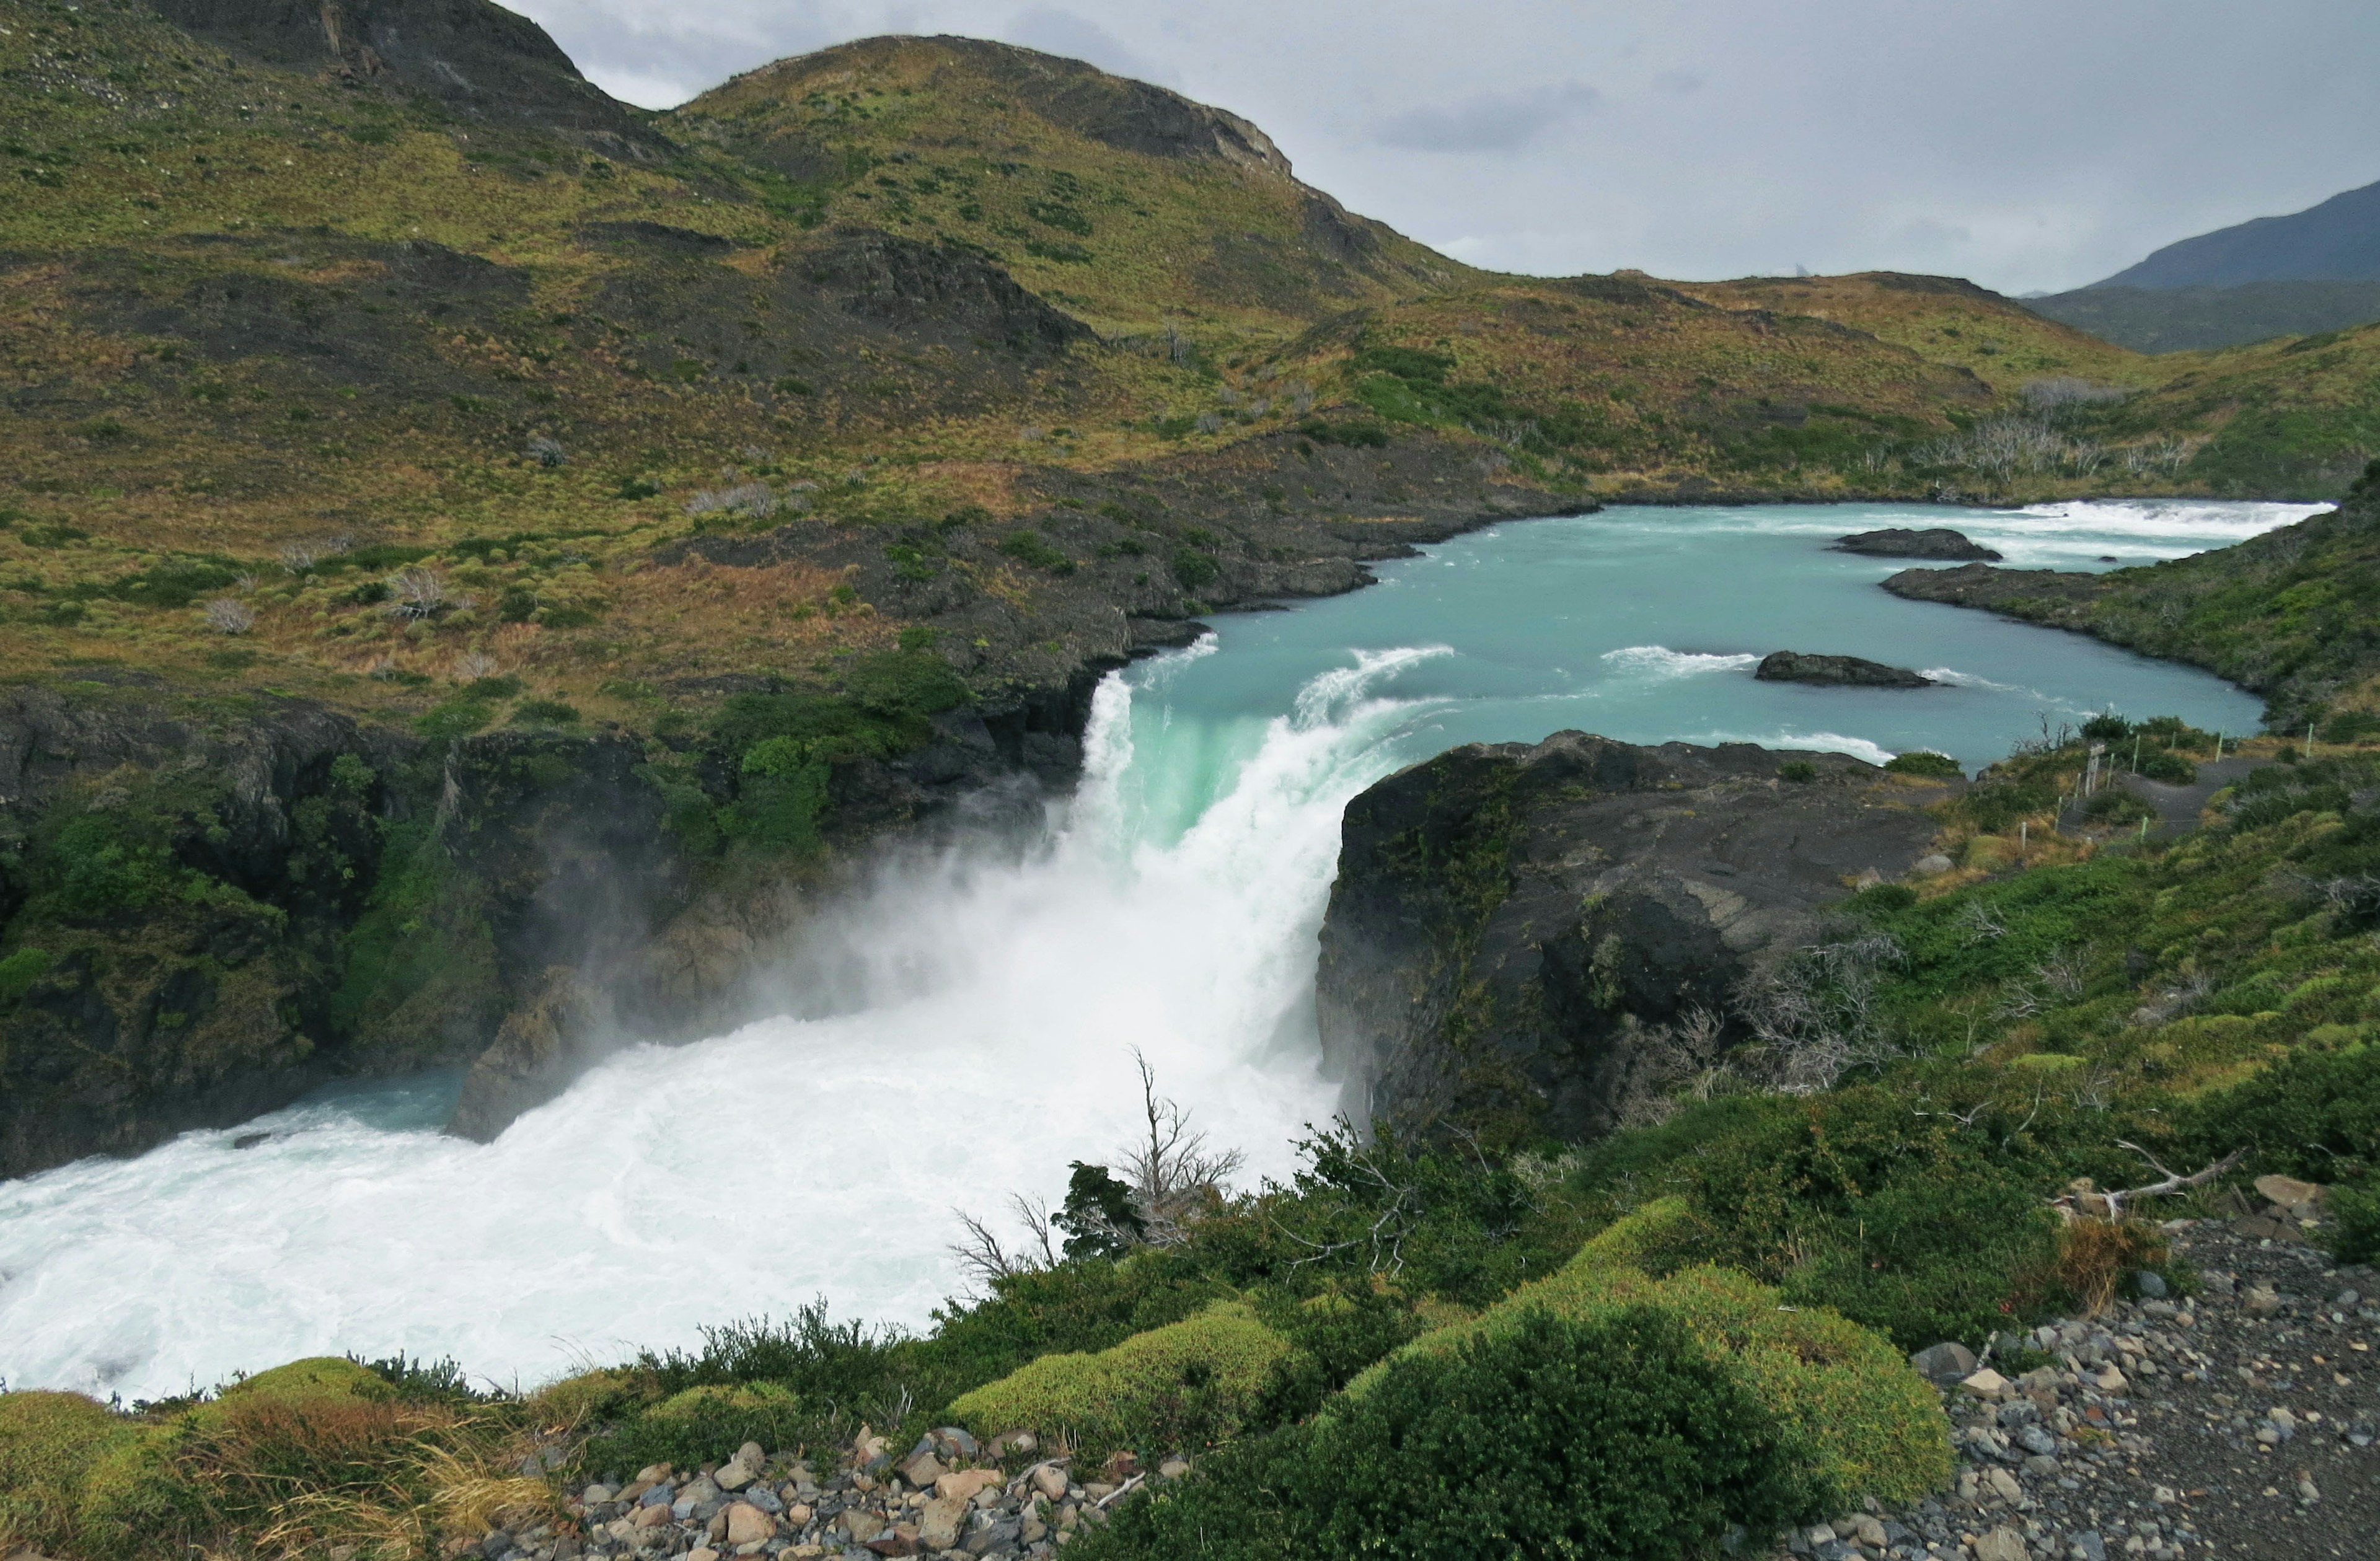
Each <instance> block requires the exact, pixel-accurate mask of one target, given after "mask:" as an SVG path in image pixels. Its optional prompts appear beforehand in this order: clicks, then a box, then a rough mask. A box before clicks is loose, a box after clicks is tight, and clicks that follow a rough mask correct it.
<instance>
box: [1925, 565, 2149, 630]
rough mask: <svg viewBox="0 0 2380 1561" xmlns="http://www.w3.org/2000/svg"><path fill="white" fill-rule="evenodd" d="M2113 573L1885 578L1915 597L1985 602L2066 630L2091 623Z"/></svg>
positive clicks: (1978, 570)
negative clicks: (2091, 612)
mask: <svg viewBox="0 0 2380 1561" xmlns="http://www.w3.org/2000/svg"><path fill="white" fill-rule="evenodd" d="M2106 581H2107V577H2106V576H2105V575H2089V574H2085V573H2083V572H2082V571H2081V570H2073V569H1994V568H1993V567H1991V566H1990V565H1989V564H1985V563H1970V564H1965V565H1962V566H1961V567H1960V568H1957V569H1904V570H1902V571H1901V572H1900V574H1898V575H1891V576H1889V577H1888V578H1887V579H1885V580H1884V581H1883V582H1881V583H1882V585H1883V587H1884V588H1885V589H1886V590H1888V591H1890V592H1891V593H1892V594H1893V595H1894V596H1897V597H1905V598H1907V599H1909V600H1911V601H1938V602H1943V603H1946V604H1947V605H1949V606H1951V607H1981V608H1985V609H1986V610H1988V611H1994V612H2005V613H2008V614H2010V616H2011V617H2020V618H2024V619H2027V620H2029V621H2031V622H2033V623H2050V624H2052V625H2054V626H2056V627H2058V628H2061V629H2068V628H2070V629H2083V630H2084V632H2086V633H2087V632H2089V630H2088V628H2087V626H2086V625H2087V620H2088V616H2089V612H2090V609H2091V608H2092V607H2093V606H2094V605H2095V603H2096V602H2097V601H2098V599H2100V597H2101V596H2103V595H2105V594H2106V590H2107V583H2106Z"/></svg>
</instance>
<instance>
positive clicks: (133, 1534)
mask: <svg viewBox="0 0 2380 1561" xmlns="http://www.w3.org/2000/svg"><path fill="white" fill-rule="evenodd" d="M165 1443H166V1435H165V1433H164V1431H163V1430H162V1429H161V1428H159V1427H155V1426H149V1425H143V1424H140V1422H135V1421H131V1420H128V1419H127V1418H125V1417H124V1416H122V1415H119V1414H116V1413H115V1412H114V1411H112V1410H109V1409H108V1408H107V1407H106V1406H105V1405H103V1404H100V1403H97V1402H94V1401H93V1400H91V1399H90V1398H84V1397H83V1396H82V1395H81V1394H79V1393H41V1392H35V1393H0V1543H6V1542H9V1541H15V1542H17V1543H22V1544H24V1545H26V1546H28V1547H39V1548H40V1549H42V1550H46V1551H49V1552H51V1553H53V1554H56V1555H89V1556H92V1557H115V1556H133V1555H140V1554H142V1553H143V1549H142V1547H143V1546H144V1545H147V1544H160V1543H167V1544H169V1543H171V1542H172V1541H173V1540H174V1539H175V1538H176V1537H180V1536H181V1535H182V1534H183V1533H184V1532H185V1531H186V1525H187V1521H188V1516H189V1515H188V1513H187V1512H186V1511H183V1510H180V1508H181V1507H182V1503H181V1502H180V1500H179V1499H178V1497H177V1492H176V1487H175V1485H174V1484H173V1483H172V1482H171V1480H170V1477H169V1476H170V1466H169V1465H168V1464H167V1463H166V1461H165V1458H164V1447H165ZM9 1548H14V1546H13V1545H11V1546H9Z"/></svg>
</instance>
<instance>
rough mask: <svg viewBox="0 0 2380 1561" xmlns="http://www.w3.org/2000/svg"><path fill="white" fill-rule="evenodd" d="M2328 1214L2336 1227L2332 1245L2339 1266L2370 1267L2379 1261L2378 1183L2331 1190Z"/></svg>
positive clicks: (2358, 1183)
mask: <svg viewBox="0 0 2380 1561" xmlns="http://www.w3.org/2000/svg"><path fill="white" fill-rule="evenodd" d="M2330 1214H2331V1217H2332V1219H2333V1220H2334V1221H2335V1222H2336V1226H2337V1228H2336V1230H2335V1232H2334V1234H2333V1237H2332V1245H2333V1250H2334V1253H2335V1255H2336V1256H2337V1257H2338V1261H2339V1262H2341V1263H2370V1262H2371V1261H2373V1260H2374V1258H2380V1180H2363V1181H2354V1182H2341V1183H2339V1184H2338V1185H2337V1186H2335V1187H2333V1188H2332V1189H2331V1190H2330Z"/></svg>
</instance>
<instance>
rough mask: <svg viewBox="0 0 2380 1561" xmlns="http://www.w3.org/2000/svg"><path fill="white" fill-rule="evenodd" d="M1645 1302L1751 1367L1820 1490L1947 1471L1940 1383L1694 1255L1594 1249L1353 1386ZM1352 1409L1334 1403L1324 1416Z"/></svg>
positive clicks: (1760, 1393)
mask: <svg viewBox="0 0 2380 1561" xmlns="http://www.w3.org/2000/svg"><path fill="white" fill-rule="evenodd" d="M1645 1307H1649V1308H1653V1309H1656V1310H1658V1311H1661V1312H1663V1313H1668V1314H1670V1315H1673V1316H1674V1317H1676V1318H1677V1319H1678V1321H1679V1322H1680V1323H1681V1324H1682V1325H1683V1326H1684V1327H1685V1329H1686V1330H1687V1332H1688V1333H1690V1334H1691V1335H1692V1336H1693V1337H1695V1338H1696V1339H1699V1340H1700V1341H1701V1342H1702V1344H1703V1346H1704V1347H1705V1348H1706V1349H1709V1350H1710V1351H1711V1352H1712V1355H1713V1357H1714V1358H1715V1359H1718V1360H1720V1361H1723V1362H1726V1363H1729V1364H1730V1365H1731V1366H1732V1367H1733V1369H1735V1370H1737V1371H1738V1372H1740V1373H1742V1376H1743V1381H1744V1382H1745V1384H1746V1385H1747V1386H1748V1388H1749V1389H1750V1391H1751V1392H1752V1393H1753V1394H1754V1396H1755V1398H1757V1399H1758V1401H1759V1402H1761V1403H1763V1404H1766V1405H1767V1406H1769V1407H1770V1408H1771V1409H1772V1410H1774V1412H1775V1413H1776V1414H1777V1415H1778V1416H1779V1418H1780V1420H1781V1421H1782V1422H1783V1423H1784V1424H1785V1426H1786V1427H1787V1428H1788V1429H1789V1430H1790V1431H1791V1433H1792V1434H1793V1436H1794V1437H1795V1438H1796V1439H1797V1440H1798V1441H1799V1442H1800V1443H1801V1444H1803V1446H1806V1448H1807V1458H1808V1461H1809V1467H1810V1468H1811V1470H1813V1471H1814V1477H1815V1479H1816V1480H1817V1482H1818V1488H1819V1489H1820V1490H1821V1491H1822V1492H1823V1493H1824V1494H1823V1495H1822V1498H1821V1499H1822V1500H1824V1501H1826V1502H1828V1503H1840V1502H1845V1501H1849V1500H1851V1499H1853V1498H1855V1497H1858V1496H1863V1495H1873V1496H1876V1498H1878V1499H1879V1500H1883V1501H1887V1502H1906V1501H1913V1500H1914V1499H1916V1498H1917V1497H1918V1496H1920V1495H1922V1494H1925V1492H1927V1491H1930V1490H1933V1489H1935V1488H1936V1487H1937V1486H1938V1485H1940V1484H1942V1483H1943V1482H1945V1481H1947V1480H1948V1479H1949V1475H1950V1445H1949V1429H1948V1424H1947V1422H1945V1421H1944V1420H1943V1418H1942V1411H1941V1408H1940V1406H1939V1404H1938V1403H1937V1399H1936V1398H1935V1394H1934V1390H1933V1388H1931V1387H1930V1386H1927V1385H1926V1383H1925V1380H1924V1379H1923V1378H1921V1377H1919V1376H1918V1375H1917V1373H1915V1372H1913V1371H1912V1370H1911V1369H1910V1366H1909V1363H1908V1361H1906V1360H1905V1359H1904V1358H1903V1356H1902V1353H1901V1351H1900V1349H1896V1348H1895V1347H1894V1346H1893V1345H1892V1344H1891V1343H1890V1342H1889V1341H1888V1340H1887V1339H1885V1338H1884V1337H1881V1336H1879V1335H1878V1334H1876V1333H1875V1332H1873V1331H1871V1330H1869V1329H1867V1328H1864V1327H1862V1326H1860V1325H1858V1324H1856V1323H1853V1322H1852V1321H1851V1320H1850V1319H1848V1318H1846V1317H1843V1316H1841V1315H1840V1313H1835V1312H1832V1311H1830V1310H1828V1309H1826V1308H1823V1307H1815V1306H1803V1307H1799V1308H1795V1307H1791V1306H1789V1305H1787V1304H1786V1300H1785V1297H1784V1296H1783V1295H1782V1294H1780V1293H1779V1291H1778V1290H1776V1289H1772V1288H1770V1287H1768V1286H1767V1285H1763V1284H1760V1283H1759V1282H1757V1281H1755V1280H1754V1279H1751V1278H1749V1277H1745V1276H1744V1275H1743V1274H1740V1273H1736V1272H1733V1271H1731V1270H1728V1269H1723V1268H1712V1267H1696V1268H1690V1269H1686V1270H1683V1271H1682V1272H1680V1273H1677V1274H1674V1275H1671V1276H1670V1277H1668V1278H1666V1279H1656V1278H1654V1277H1652V1276H1650V1275H1647V1274H1645V1273H1644V1272H1642V1271H1640V1270H1638V1269H1634V1268H1630V1267H1626V1266H1622V1265H1613V1264H1611V1263H1609V1262H1608V1261H1607V1253H1606V1252H1597V1251H1594V1250H1589V1251H1585V1252H1581V1253H1580V1255H1579V1257H1578V1258H1576V1259H1574V1260H1573V1262H1572V1263H1571V1264H1570V1265H1568V1266H1566V1267H1564V1268H1563V1269H1562V1270H1561V1271H1560V1273H1558V1274H1555V1275H1552V1276H1550V1277H1547V1278H1545V1279H1541V1280H1538V1281H1536V1283H1534V1284H1529V1285H1524V1286H1522V1287H1521V1288H1520V1289H1517V1290H1515V1291H1513V1292H1512V1295H1510V1296H1508V1297H1507V1298H1505V1299H1504V1300H1503V1301H1499V1302H1498V1303H1497V1304H1496V1305H1494V1306H1492V1307H1490V1308H1488V1311H1487V1312H1485V1313H1482V1314H1481V1315H1480V1316H1478V1317H1477V1318H1475V1319H1473V1320H1471V1321H1470V1322H1466V1323H1458V1324H1455V1325H1452V1326H1451V1327H1447V1328H1441V1329H1439V1330H1437V1331H1436V1332H1433V1333H1427V1334H1424V1335H1423V1336H1422V1337H1420V1338H1418V1339H1415V1341H1414V1342H1413V1343H1412V1344H1409V1345H1407V1346H1405V1347H1404V1348H1403V1349H1401V1350H1400V1351H1398V1352H1397V1354H1395V1355H1392V1356H1390V1358H1389V1360H1388V1361H1386V1362H1384V1363H1383V1364H1382V1365H1379V1366H1376V1367H1374V1368H1373V1369H1372V1370H1371V1371H1369V1372H1366V1373H1364V1374H1363V1375H1361V1376H1358V1377H1357V1378H1355V1380H1354V1382H1353V1383H1352V1384H1351V1385H1350V1386H1349V1387H1348V1398H1349V1400H1350V1402H1351V1403H1360V1402H1362V1401H1363V1400H1365V1399H1367V1398H1369V1397H1370V1396H1371V1394H1372V1393H1373V1392H1375V1391H1377V1390H1378V1386H1379V1385H1380V1384H1382V1383H1384V1382H1386V1381H1387V1380H1388V1377H1389V1375H1390V1373H1393V1372H1394V1371H1395V1370H1396V1368H1397V1365H1398V1363H1399V1362H1400V1361H1406V1360H1411V1359H1414V1358H1415V1357H1417V1356H1428V1355H1447V1354H1450V1353H1452V1352H1455V1351H1458V1350H1460V1349H1463V1347H1464V1346H1465V1345H1466V1344H1468V1343H1469V1342H1470V1341H1471V1340H1473V1339H1476V1338H1485V1337H1496V1336H1498V1335H1500V1334H1503V1333H1506V1332H1509V1331H1510V1330H1512V1328H1514V1327H1515V1326H1516V1325H1518V1324H1519V1322H1520V1320H1521V1319H1523V1318H1524V1317H1526V1316H1527V1315H1529V1314H1530V1313H1533V1312H1537V1311H1545V1312H1550V1313H1553V1314H1554V1315H1556V1316H1558V1317H1563V1318H1568V1319H1572V1320H1576V1321H1587V1320H1592V1319H1596V1318H1603V1317H1609V1316H1610V1315H1612V1314H1613V1313H1617V1312H1621V1311H1624V1310H1627V1309H1631V1308H1645ZM1343 1412H1345V1411H1344V1410H1337V1409H1335V1408H1334V1409H1333V1410H1330V1411H1329V1412H1327V1413H1326V1415H1325V1417H1324V1418H1325V1419H1329V1418H1330V1416H1331V1415H1333V1414H1338V1413H1343Z"/></svg>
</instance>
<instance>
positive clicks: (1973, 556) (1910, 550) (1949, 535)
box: [1834, 526, 2000, 563]
mask: <svg viewBox="0 0 2380 1561" xmlns="http://www.w3.org/2000/svg"><path fill="white" fill-rule="evenodd" d="M1834 551H1837V552H1839V553H1866V554H1869V555H1870V556H1872V557H1876V558H1944V559H1957V560H1962V561H1963V560H1980V561H1981V562H1983V563H1998V562H1999V559H2000V555H1999V554H1998V553H1997V552H1995V551H1992V550H1991V549H1989V548H1987V547H1985V546H1984V545H1983V544H1982V543H1981V542H1977V541H1974V540H1973V539H1972V538H1969V537H1968V536H1967V534H1966V533H1965V532H1963V531H1953V530H1951V529H1950V528H1949V526H1931V527H1928V528H1927V529H1925V530H1923V531H1916V530H1912V529H1910V528H1909V527H1907V526H1887V527H1886V528H1885V529H1883V530H1881V531H1855V532H1853V533H1852V535H1850V536H1848V537H1838V538H1835V547H1834Z"/></svg>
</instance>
